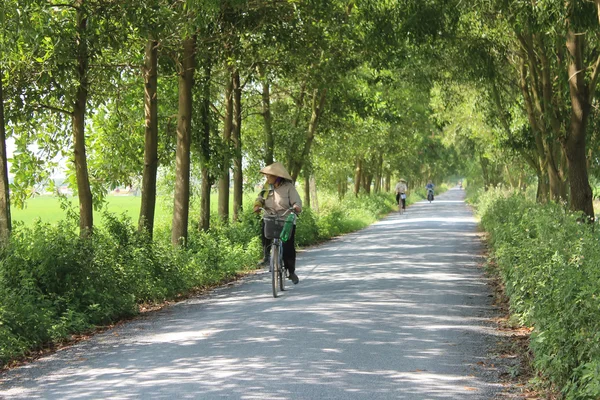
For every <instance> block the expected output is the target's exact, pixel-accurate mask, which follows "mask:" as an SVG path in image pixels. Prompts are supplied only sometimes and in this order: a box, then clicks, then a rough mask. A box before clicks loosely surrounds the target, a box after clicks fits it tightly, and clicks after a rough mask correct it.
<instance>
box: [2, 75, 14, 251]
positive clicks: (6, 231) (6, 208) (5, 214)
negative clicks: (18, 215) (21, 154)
mask: <svg viewBox="0 0 600 400" xmlns="http://www.w3.org/2000/svg"><path fill="white" fill-rule="evenodd" d="M3 77H4V72H3V71H2V68H0V243H1V244H3V245H5V244H7V243H8V240H9V239H10V232H11V230H12V220H11V217H10V197H9V196H10V195H9V190H8V188H9V185H8V160H7V158H6V126H5V121H4V93H3V92H2V79H3Z"/></svg>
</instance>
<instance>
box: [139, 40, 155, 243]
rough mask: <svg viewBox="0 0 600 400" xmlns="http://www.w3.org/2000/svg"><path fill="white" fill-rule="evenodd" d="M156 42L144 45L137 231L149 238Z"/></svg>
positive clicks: (152, 208) (152, 211)
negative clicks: (142, 143) (140, 182)
mask: <svg viewBox="0 0 600 400" xmlns="http://www.w3.org/2000/svg"><path fill="white" fill-rule="evenodd" d="M157 84H158V42H157V41H156V40H154V39H153V38H149V39H148V42H147V43H146V53H145V66H144V112H145V137H144V172H143V175H142V200H141V207H140V218H139V222H138V230H139V231H143V230H145V231H146V232H148V234H149V235H150V236H152V233H153V231H154V214H155V210H156V174H157V171H158V101H157Z"/></svg>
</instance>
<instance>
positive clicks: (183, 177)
mask: <svg viewBox="0 0 600 400" xmlns="http://www.w3.org/2000/svg"><path fill="white" fill-rule="evenodd" d="M195 52H196V38H195V37H191V38H187V39H185V40H184V41H183V59H182V61H181V65H180V66H179V68H180V71H179V74H178V75H179V109H178V113H177V149H176V152H175V194H174V203H175V204H174V207H173V228H172V235H171V243H172V244H173V246H181V245H184V244H185V243H186V242H187V237H188V219H189V212H190V145H191V124H192V88H193V87H194V68H195V61H194V57H195Z"/></svg>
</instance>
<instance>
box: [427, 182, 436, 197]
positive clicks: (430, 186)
mask: <svg viewBox="0 0 600 400" xmlns="http://www.w3.org/2000/svg"><path fill="white" fill-rule="evenodd" d="M434 187H435V185H434V184H433V182H432V181H431V180H430V181H429V182H427V185H425V189H427V200H429V201H430V202H431V201H433V188H434Z"/></svg>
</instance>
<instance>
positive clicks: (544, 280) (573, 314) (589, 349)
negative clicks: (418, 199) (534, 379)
mask: <svg viewBox="0 0 600 400" xmlns="http://www.w3.org/2000/svg"><path fill="white" fill-rule="evenodd" d="M477 209H478V213H479V214H480V215H481V224H482V226H483V227H484V228H485V230H486V231H488V232H489V237H490V244H491V245H492V248H493V254H492V256H493V258H494V259H495V261H496V263H497V265H498V267H499V270H500V273H501V275H502V278H503V280H504V282H505V285H506V292H507V294H508V296H509V298H510V307H511V311H512V312H513V313H514V314H515V315H516V316H517V317H518V318H519V320H520V321H521V323H522V324H524V325H527V326H531V327H533V328H534V330H533V332H532V336H531V342H530V346H531V349H532V351H533V353H534V355H535V360H534V366H535V367H536V368H537V369H538V371H539V372H540V373H541V374H542V376H544V377H545V378H546V379H547V381H548V382H549V383H551V384H553V385H556V386H557V387H559V388H562V390H563V393H564V395H565V397H566V398H568V399H597V398H600V381H599V380H598V379H599V376H600V374H599V373H598V365H599V363H600V285H599V284H598V282H600V235H599V234H598V232H596V231H595V230H594V229H593V228H594V227H593V226H592V225H591V224H582V223H580V222H578V217H579V216H578V215H574V214H570V213H566V212H565V210H564V209H563V207H561V206H560V205H557V204H553V203H552V204H547V205H539V204H536V203H534V202H532V201H530V200H527V199H526V198H525V196H523V195H521V194H515V193H510V192H506V191H502V190H498V189H496V190H490V191H488V192H486V193H483V194H480V196H479V202H478V205H477Z"/></svg>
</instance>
